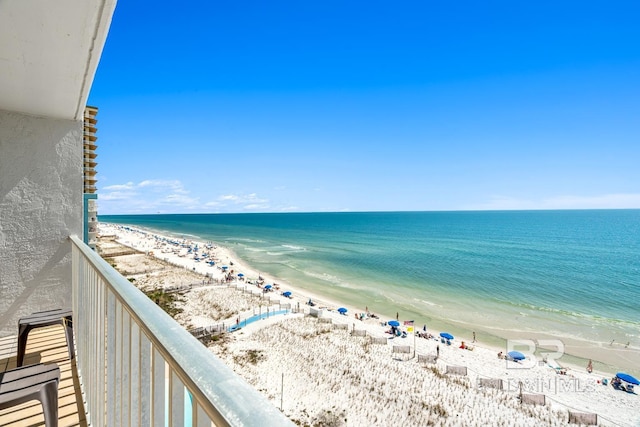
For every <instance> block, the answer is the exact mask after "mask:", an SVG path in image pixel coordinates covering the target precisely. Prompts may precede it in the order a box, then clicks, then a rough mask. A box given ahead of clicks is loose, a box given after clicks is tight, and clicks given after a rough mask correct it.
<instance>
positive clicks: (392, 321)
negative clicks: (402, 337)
mask: <svg viewBox="0 0 640 427" xmlns="http://www.w3.org/2000/svg"><path fill="white" fill-rule="evenodd" d="M387 324H388V325H389V326H393V327H396V328H397V327H398V326H400V322H398V321H397V320H389V321H388V322H387Z"/></svg>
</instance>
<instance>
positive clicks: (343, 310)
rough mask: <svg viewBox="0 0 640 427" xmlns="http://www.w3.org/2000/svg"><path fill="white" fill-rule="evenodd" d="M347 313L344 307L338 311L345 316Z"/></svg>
mask: <svg viewBox="0 0 640 427" xmlns="http://www.w3.org/2000/svg"><path fill="white" fill-rule="evenodd" d="M346 312H347V309H346V308H344V307H340V308H339V309H338V313H343V314H344V313H346Z"/></svg>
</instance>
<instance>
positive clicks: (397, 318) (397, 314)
mask: <svg viewBox="0 0 640 427" xmlns="http://www.w3.org/2000/svg"><path fill="white" fill-rule="evenodd" d="M396 320H400V314H399V313H398V312H397V311H396Z"/></svg>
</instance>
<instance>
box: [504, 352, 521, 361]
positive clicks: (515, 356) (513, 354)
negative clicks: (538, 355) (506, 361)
mask: <svg viewBox="0 0 640 427" xmlns="http://www.w3.org/2000/svg"><path fill="white" fill-rule="evenodd" d="M507 354H508V355H509V357H510V358H512V359H513V360H524V359H525V357H524V354H522V353H520V352H519V351H510V352H509V353H507Z"/></svg>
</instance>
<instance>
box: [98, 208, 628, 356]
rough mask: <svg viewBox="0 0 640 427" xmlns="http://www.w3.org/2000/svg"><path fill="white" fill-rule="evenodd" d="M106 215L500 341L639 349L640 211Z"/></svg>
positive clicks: (327, 290)
mask: <svg viewBox="0 0 640 427" xmlns="http://www.w3.org/2000/svg"><path fill="white" fill-rule="evenodd" d="M99 219H100V221H103V222H111V223H120V224H131V225H136V226H139V227H144V228H147V229H152V230H156V231H163V232H168V233H172V234H174V235H178V236H185V237H187V236H189V237H192V238H198V239H202V240H205V241H214V242H217V243H219V244H221V245H223V246H227V247H229V248H230V249H232V250H233V251H234V252H235V253H236V254H237V256H239V257H240V258H242V259H243V260H244V261H245V262H247V263H248V264H250V265H251V266H253V267H254V268H256V269H258V270H259V271H263V272H265V273H269V274H271V275H274V276H276V277H278V278H281V279H283V280H284V281H288V282H290V283H292V284H295V285H296V286H298V287H300V288H306V289H309V290H311V291H313V292H316V293H318V294H323V295H326V296H328V297H332V298H334V299H336V300H339V301H344V302H345V303H349V304H352V305H354V306H356V307H362V308H363V309H364V307H365V305H366V306H368V307H369V309H370V310H372V311H374V312H377V313H380V314H382V315H386V316H389V317H395V313H396V312H399V313H400V316H401V320H402V319H413V320H416V322H418V323H419V324H422V323H426V324H427V325H428V327H432V328H434V329H441V328H448V329H449V330H451V331H454V332H456V333H458V334H466V335H467V336H469V335H470V332H469V331H476V332H478V333H479V334H480V336H482V337H485V339H486V340H488V341H492V340H493V341H492V342H493V343H496V342H497V341H496V340H497V339H500V338H529V337H530V336H535V334H536V333H542V334H544V335H545V336H549V337H555V338H558V339H566V340H570V341H572V342H573V343H574V347H575V348H576V349H579V348H583V349H587V350H588V349H589V348H599V349H604V350H609V349H614V350H623V349H624V348H625V346H626V344H627V343H629V348H637V347H639V346H640V307H638V303H639V302H640V284H639V281H640V279H639V277H640V275H639V273H640V210H585V211H517V212H514V211H504V212H384V213H286V214H199V215H119V216H100V218H99ZM612 340H613V344H612V343H611V342H612ZM576 351H577V352H579V351H578V350H576ZM638 362H639V363H638V364H640V360H639V361H638ZM638 364H636V365H638Z"/></svg>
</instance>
